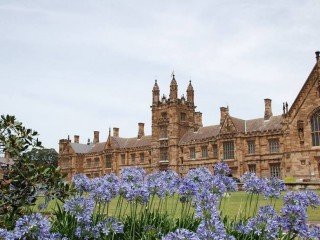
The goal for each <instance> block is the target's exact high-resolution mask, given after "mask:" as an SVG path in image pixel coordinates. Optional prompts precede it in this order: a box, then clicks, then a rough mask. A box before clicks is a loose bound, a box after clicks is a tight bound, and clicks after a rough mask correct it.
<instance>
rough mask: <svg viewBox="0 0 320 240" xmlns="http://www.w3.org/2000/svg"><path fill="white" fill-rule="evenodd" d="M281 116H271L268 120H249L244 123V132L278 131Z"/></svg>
mask: <svg viewBox="0 0 320 240" xmlns="http://www.w3.org/2000/svg"><path fill="white" fill-rule="evenodd" d="M282 119H283V117H282V115H278V116H272V117H270V118H269V120H264V118H257V119H251V120H247V121H246V132H247V133H248V132H256V131H261V132H264V131H270V130H280V129H281V128H282V125H281V122H282Z"/></svg>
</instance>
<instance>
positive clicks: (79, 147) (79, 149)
mask: <svg viewBox="0 0 320 240" xmlns="http://www.w3.org/2000/svg"><path fill="white" fill-rule="evenodd" d="M111 143H112V144H113V145H115V146H116V148H121V149H123V148H139V147H146V146H151V136H143V137H141V138H140V139H138V138H137V137H135V138H121V137H111ZM70 145H71V147H72V149H73V150H74V151H75V153H80V154H81V153H96V152H102V151H103V150H104V147H105V145H106V142H100V143H96V144H89V145H87V144H81V143H70Z"/></svg>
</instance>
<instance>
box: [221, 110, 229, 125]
mask: <svg viewBox="0 0 320 240" xmlns="http://www.w3.org/2000/svg"><path fill="white" fill-rule="evenodd" d="M228 114H229V108H226V107H220V124H222V123H223V122H224V120H225V119H226V116H227V115H228Z"/></svg>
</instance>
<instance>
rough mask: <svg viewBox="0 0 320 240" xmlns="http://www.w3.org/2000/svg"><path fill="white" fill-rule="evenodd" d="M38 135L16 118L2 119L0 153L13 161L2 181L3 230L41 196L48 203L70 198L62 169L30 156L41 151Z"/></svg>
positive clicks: (0, 212)
mask: <svg viewBox="0 0 320 240" xmlns="http://www.w3.org/2000/svg"><path fill="white" fill-rule="evenodd" d="M37 136H38V133H37V132H36V131H34V130H32V129H29V128H26V127H24V126H23V124H22V123H21V122H19V121H17V120H16V118H15V116H10V115H6V116H4V115H2V116H1V118H0V154H4V153H6V155H7V156H9V157H10V158H12V159H13V165H12V166H10V167H9V168H8V169H7V170H5V171H6V172H5V173H4V178H3V179H1V182H0V226H1V227H6V228H7V229H10V228H12V226H13V223H14V222H15V220H16V219H17V218H19V217H20V216H22V215H23V214H25V213H26V212H28V211H30V209H31V207H32V206H34V205H35V203H36V200H37V198H38V196H39V195H40V194H41V195H44V196H45V199H46V202H49V200H51V199H52V198H58V199H60V200H63V199H64V198H65V197H66V196H67V195H68V190H69V185H68V184H66V183H64V182H63V177H64V176H63V175H62V174H61V172H60V169H59V168H56V167H55V166H53V165H47V164H38V162H36V161H33V160H32V158H31V157H30V154H31V153H30V152H32V151H36V152H37V151H40V150H42V145H41V142H40V141H39V140H38V138H37ZM41 156H42V155H39V157H41ZM38 160H40V159H38Z"/></svg>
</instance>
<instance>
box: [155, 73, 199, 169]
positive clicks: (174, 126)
mask: <svg viewBox="0 0 320 240" xmlns="http://www.w3.org/2000/svg"><path fill="white" fill-rule="evenodd" d="M190 85H191V83H190V84H189V87H188V90H187V100H185V97H184V96H182V97H181V98H178V84H177V81H176V79H175V75H174V74H172V79H171V83H170V94H169V98H168V99H167V97H166V96H165V95H163V97H162V98H161V100H160V99H159V101H155V96H157V95H156V94H158V93H159V88H156V89H155V87H154V88H153V91H152V93H153V104H152V106H151V109H152V149H153V151H152V162H153V164H154V166H157V167H159V169H160V170H165V169H173V170H177V167H178V164H179V141H180V139H181V137H182V136H183V135H184V134H185V133H186V132H187V131H189V130H190V129H192V130H194V129H195V127H196V124H195V106H194V102H193V101H194V98H193V88H192V85H191V88H190Z"/></svg>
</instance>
